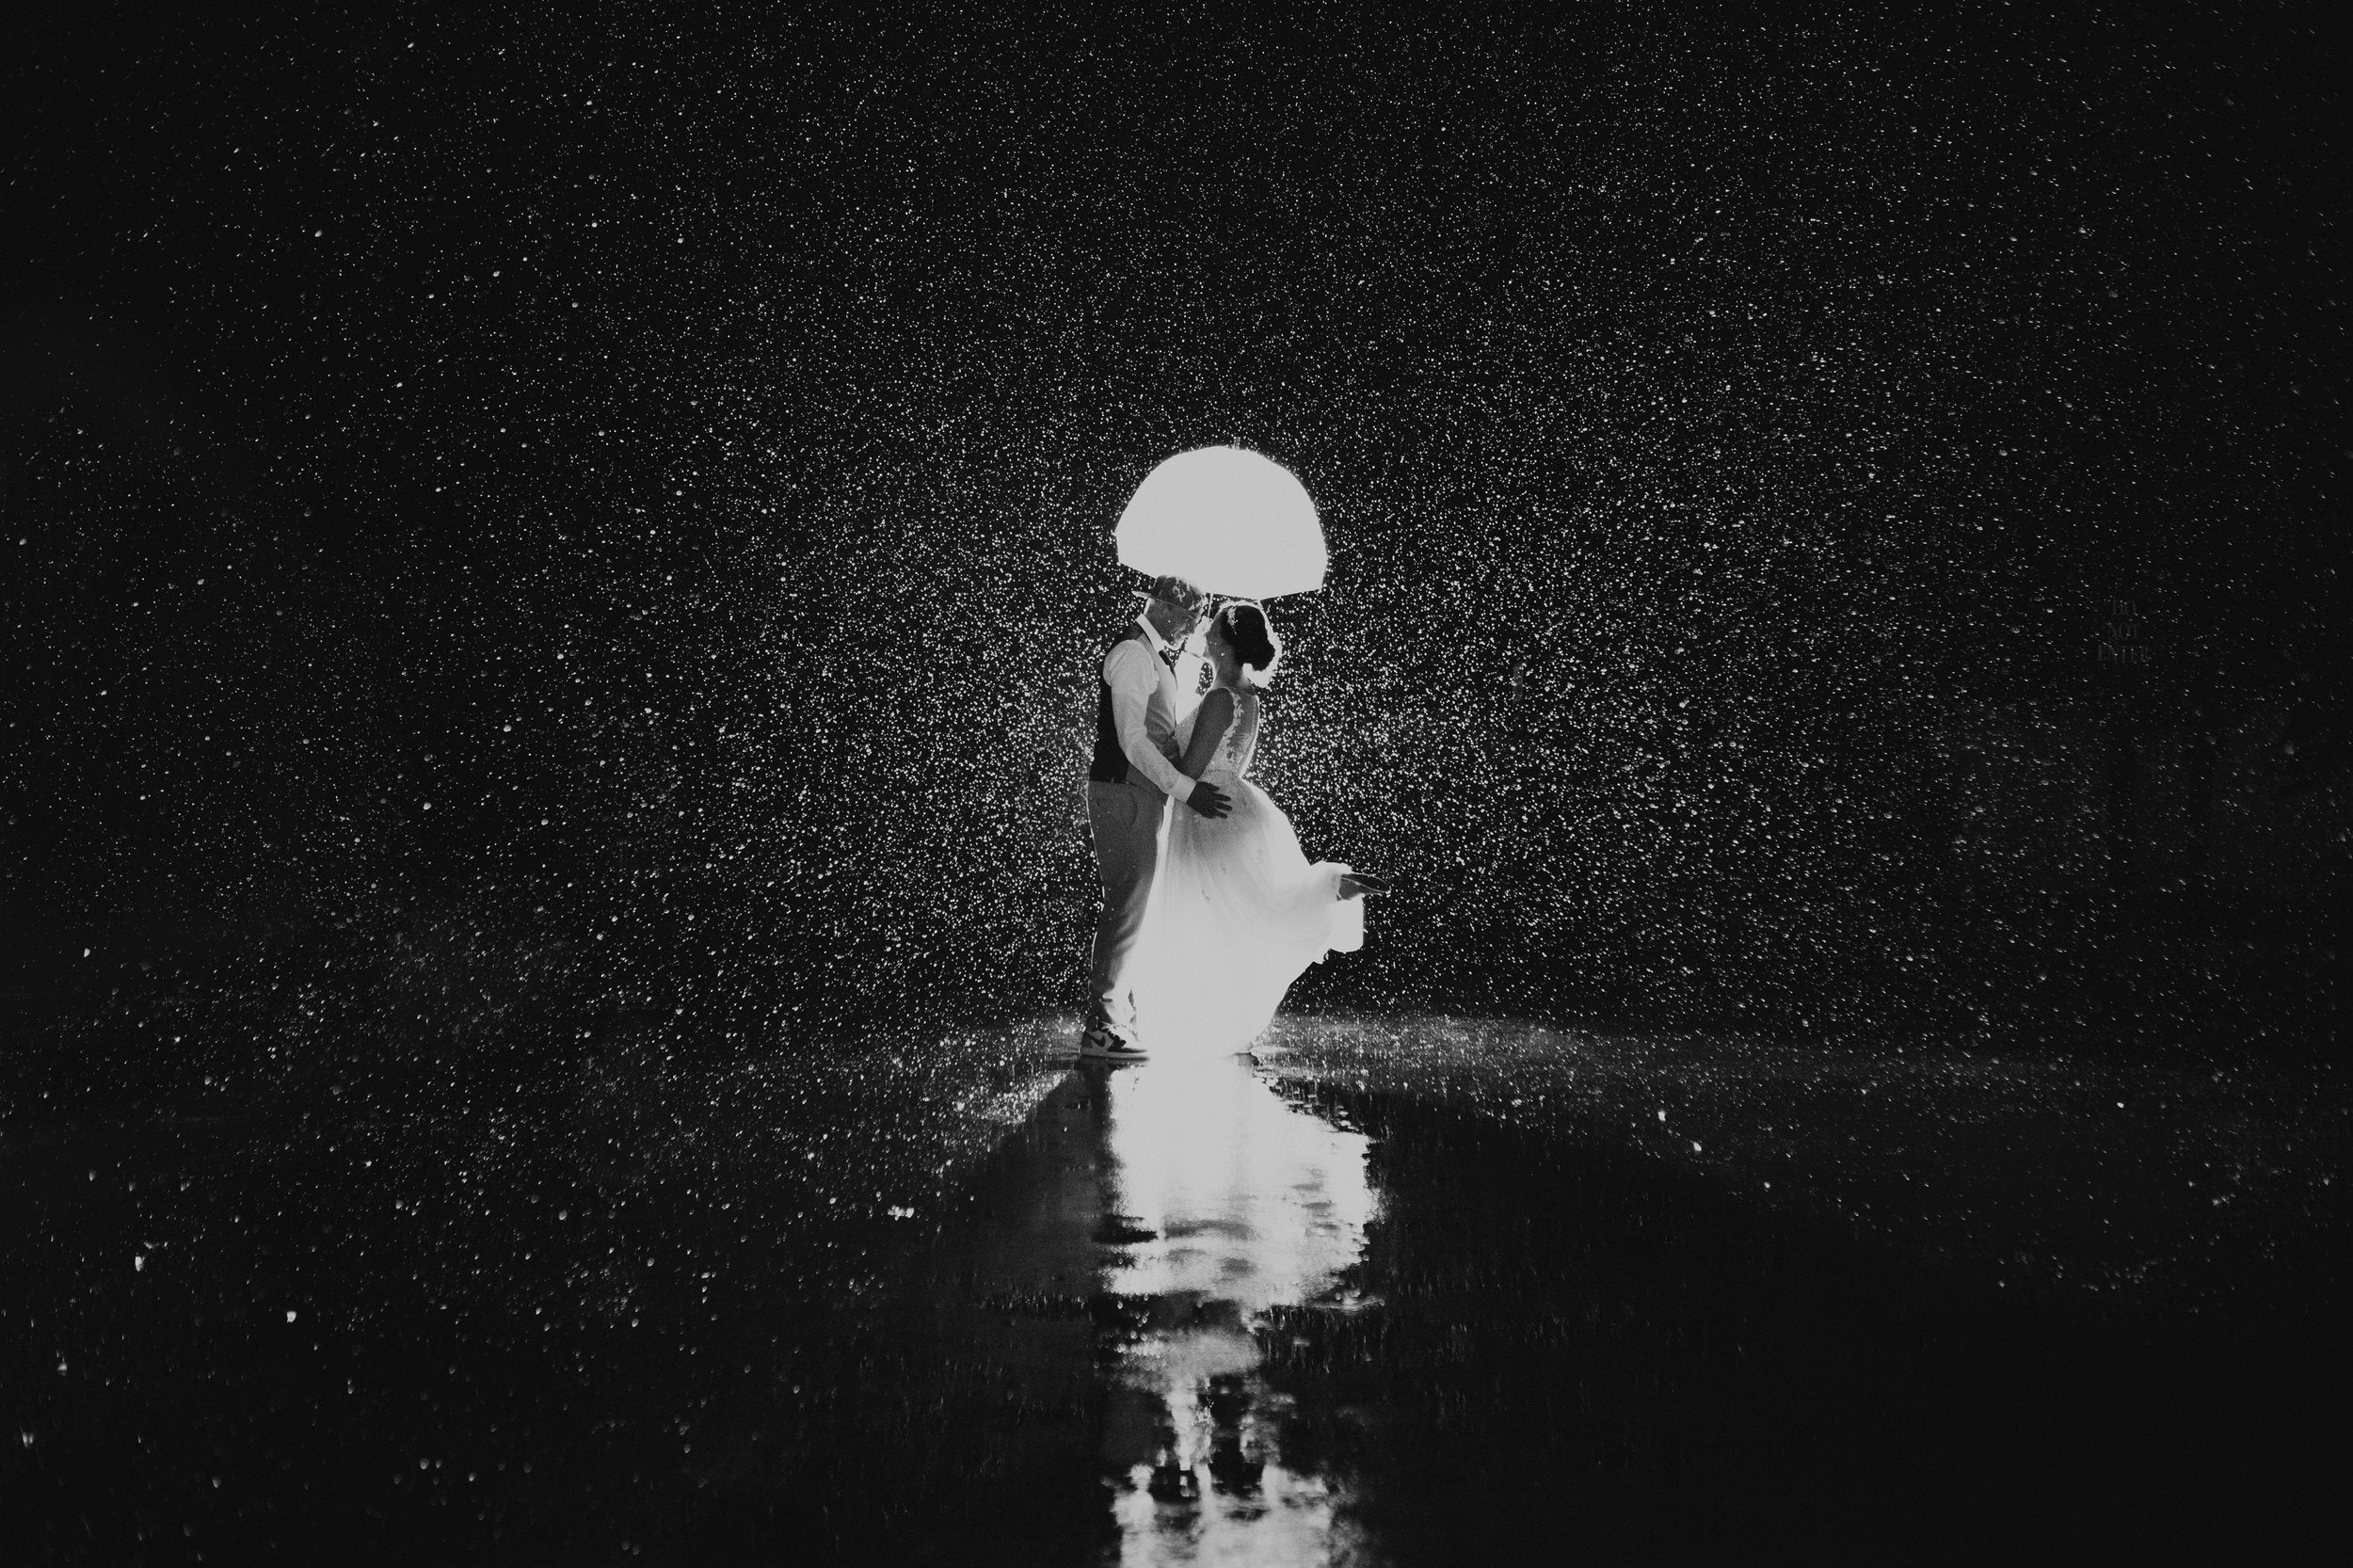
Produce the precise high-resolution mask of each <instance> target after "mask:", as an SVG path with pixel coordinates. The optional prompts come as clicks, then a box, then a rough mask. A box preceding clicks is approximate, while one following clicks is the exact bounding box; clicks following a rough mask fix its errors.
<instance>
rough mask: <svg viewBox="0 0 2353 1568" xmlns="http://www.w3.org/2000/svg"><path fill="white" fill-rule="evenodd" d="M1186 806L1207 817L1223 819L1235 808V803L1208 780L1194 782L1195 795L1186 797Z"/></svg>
mask: <svg viewBox="0 0 2353 1568" xmlns="http://www.w3.org/2000/svg"><path fill="white" fill-rule="evenodd" d="M1185 804H1186V805H1187V806H1190V807H1192V808H1193V809H1194V810H1196V811H1198V812H1200V813H1201V814H1202V815H1203V816H1205V817H1222V816H1224V815H1225V813H1226V812H1228V811H1231V810H1232V809H1233V808H1234V803H1233V802H1232V801H1230V800H1228V799H1226V798H1225V791H1223V790H1221V789H1219V788H1218V787H1217V786H1216V785H1214V784H1212V783H1210V782H1209V780H1208V779H1206V778H1196V779H1194V780H1193V793H1191V794H1189V795H1187V796H1186V797H1185Z"/></svg>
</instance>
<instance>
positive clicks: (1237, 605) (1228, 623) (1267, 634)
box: [1217, 599, 1283, 683]
mask: <svg viewBox="0 0 2353 1568" xmlns="http://www.w3.org/2000/svg"><path fill="white" fill-rule="evenodd" d="M1217 618H1218V619H1219V621H1221V622H1222V623H1223V624H1224V625H1225V640H1226V642H1227V643H1228V644H1230V645H1231V646H1232V647H1233V649H1234V652H1235V653H1236V654H1238V655H1240V656H1241V662H1242V667H1243V668H1245V669H1249V670H1252V671H1255V672H1256V673H1257V678H1258V680H1259V681H1260V682H1261V683H1263V682H1264V681H1265V680H1266V678H1267V677H1268V676H1270V675H1273V673H1274V664H1275V662H1276V661H1277V660H1279V659H1281V658H1282V657H1283V639H1282V638H1280V637H1278V636H1276V635H1275V634H1274V623H1273V621H1271V620H1269V619H1267V615H1266V607H1265V606H1264V605H1262V604H1258V603H1257V602H1255V601H1253V600H1247V599H1238V600H1234V601H1233V602H1232V603H1230V604H1228V605H1226V606H1225V609H1223V610H1220V611H1219V612H1218V613H1217Z"/></svg>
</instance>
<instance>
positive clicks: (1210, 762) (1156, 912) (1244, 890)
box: [1135, 600, 1378, 1054]
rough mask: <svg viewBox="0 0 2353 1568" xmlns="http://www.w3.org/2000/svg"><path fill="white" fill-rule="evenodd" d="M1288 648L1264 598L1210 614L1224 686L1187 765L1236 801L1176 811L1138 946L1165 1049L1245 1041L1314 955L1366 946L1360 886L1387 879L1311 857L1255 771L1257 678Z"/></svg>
mask: <svg viewBox="0 0 2353 1568" xmlns="http://www.w3.org/2000/svg"><path fill="white" fill-rule="evenodd" d="M1282 648H1283V645H1282V643H1281V641H1280V640H1279V639H1278V638H1277V637H1276V636H1275V634H1274V628H1273V625H1272V624H1270V623H1269V621H1268V619H1267V614H1266V611H1265V609H1264V608H1263V607H1261V606H1260V605H1257V604H1255V603H1252V602H1250V601H1249V600H1237V601H1235V602H1232V603H1229V604H1227V605H1226V606H1225V608H1224V609H1223V610H1221V611H1219V612H1218V614H1217V616H1216V617H1215V618H1214V619H1213V620H1211V622H1210V623H1209V633H1208V637H1207V639H1206V642H1205V647H1204V651H1205V652H1206V653H1207V654H1208V656H1209V666H1210V669H1211V671H1212V673H1213V676H1214V679H1215V681H1216V684H1215V685H1214V686H1213V687H1212V688H1211V689H1210V690H1209V694H1208V695H1207V696H1203V697H1202V699H1201V703H1200V706H1199V707H1198V708H1196V709H1194V711H1193V716H1192V719H1191V721H1190V726H1191V728H1190V732H1189V733H1188V732H1185V731H1184V730H1183V728H1181V727H1180V731H1179V734H1178V740H1179V742H1180V744H1183V746H1184V748H1185V752H1184V760H1182V761H1181V762H1180V763H1179V764H1178V766H1179V767H1180V768H1181V769H1182V770H1183V772H1184V773H1185V774H1186V775H1187V776H1191V777H1195V778H1206V779H1208V780H1209V782H1212V783H1214V784H1215V785H1217V787H1218V788H1219V789H1221V790H1223V791H1225V793H1226V795H1227V796H1228V797H1229V798H1230V799H1231V800H1232V801H1233V809H1232V811H1231V812H1230V813H1229V814H1227V815H1225V816H1223V817H1215V818H1212V817H1205V816H1202V815H1200V814H1199V813H1198V812H1194V811H1176V812H1172V813H1170V816H1169V824H1168V840H1167V847H1166V848H1165V850H1164V851H1163V852H1162V854H1161V856H1160V869H1159V872H1157V874H1156V875H1155V876H1154V878H1153V885H1152V893H1151V904H1150V907H1149V909H1148V910H1147V911H1146V913H1145V915H1144V932H1143V936H1142V937H1141V938H1140V941H1139V944H1138V948H1139V951H1138V952H1137V955H1136V970H1137V973H1136V983H1135V997H1136V1014H1137V1022H1138V1024H1139V1026H1140V1030H1141V1032H1142V1033H1143V1034H1144V1038H1145V1040H1146V1041H1147V1042H1148V1043H1150V1044H1151V1045H1153V1046H1155V1047H1159V1048H1176V1049H1181V1050H1183V1051H1185V1052H1187V1053H1188V1054H1193V1053H1230V1052H1233V1051H1238V1050H1241V1048H1243V1047H1245V1046H1247V1045H1248V1044H1249V1043H1250V1042H1251V1041H1252V1040H1253V1039H1255V1038H1256V1037H1257V1033H1258V1032H1259V1031H1260V1030H1262V1029H1264V1028H1265V1027H1266V1025H1267V1022H1268V1020H1269V1019H1271V1018H1273V1016H1274V1010H1275V1008H1276V1007H1277V1006H1279V1005H1281V1003H1282V1000H1283V994H1284V993H1285V992H1286V991H1289V989H1290V985H1291V982H1292V981H1294V980H1297V979H1298V978H1299V976H1300V975H1301V974H1302V973H1303V972H1304V971H1305V969H1306V968H1307V966H1308V965H1310V964H1313V963H1316V962H1318V961H1320V960H1321V958H1322V957H1323V955H1324V954H1325V953H1326V952H1355V951H1356V950H1357V949H1358V948H1360V947H1362V946H1363V945H1364V941H1365V904H1364V897H1363V895H1364V894H1365V893H1366V892H1368V891H1374V890H1378V888H1377V885H1376V884H1375V883H1374V882H1373V881H1372V879H1371V878H1369V877H1366V876H1361V875H1359V874H1357V873H1356V872H1353V871H1352V870H1351V869H1350V868H1349V867H1347V866H1344V865H1338V864H1335V863H1334V862H1332V861H1328V860H1321V861H1317V862H1315V863H1314V864H1312V865H1311V864H1309V863H1308V860H1307V856H1305V853H1303V852H1302V851H1301V849H1300V847H1299V835H1298V834H1297V833H1295V832H1294V831H1293V830H1292V828H1291V824H1290V819H1289V817H1287V816H1285V815H1284V814H1283V808H1281V807H1279V806H1277V805H1275V804H1274V802H1273V800H1272V799H1270V798H1269V797H1268V795H1267V792H1265V791H1264V790H1261V789H1259V788H1258V787H1257V785H1256V784H1254V783H1252V782H1251V781H1250V779H1249V778H1248V776H1247V775H1248V774H1249V771H1250V760H1251V758H1252V756H1253V754H1255V753H1256V752H1257V746H1258V729H1259V725H1260V722H1261V711H1260V704H1259V698H1258V692H1259V688H1261V687H1262V686H1264V685H1265V684H1266V682H1267V680H1268V678H1269V677H1270V676H1272V675H1273V672H1274V666H1275V664H1276V662H1277V661H1278V660H1279V659H1281V657H1282Z"/></svg>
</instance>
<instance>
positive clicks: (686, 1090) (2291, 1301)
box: [0, 1017, 2353, 1563]
mask: <svg viewBox="0 0 2353 1568" xmlns="http://www.w3.org/2000/svg"><path fill="white" fill-rule="evenodd" d="M680 1027H681V1026H679V1025H677V1024H676V1023H674V1022H661V1021H648V1020H639V1021H637V1022H635V1023H633V1024H631V1025H628V1026H626V1027H616V1028H612V1029H608V1030H605V1031H603V1032H600V1033H598V1034H597V1035H596V1037H594V1038H587V1039H584V1040H582V1041H579V1042H577V1043H576V1044H575V1046H574V1048H572V1049H571V1050H570V1051H569V1052H568V1054H567V1055H566V1057H565V1061H564V1065H563V1066H562V1068H561V1070H559V1071H556V1072H553V1073H552V1074H551V1075H549V1076H548V1077H547V1078H546V1079H544V1080H541V1081H539V1083H538V1086H537V1087H535V1088H530V1089H527V1090H516V1091H514V1092H511V1093H508V1094H505V1095H503V1096H486V1095H482V1094H479V1093H473V1094H458V1093H456V1092H454V1091H453V1092H451V1093H449V1094H446V1095H444V1096H440V1097H438V1098H437V1097H436V1096H434V1095H433V1094H431V1093H429V1092H427V1090H426V1089H425V1088H424V1087H422V1086H414V1085H412V1086H410V1088H409V1089H408V1091H407V1092H405V1093H403V1094H402V1095H400V1096H395V1097H392V1098H390V1099H388V1098H387V1097H386V1096H383V1095H382V1094H381V1093H380V1092H379V1090H378V1089H370V1088H367V1087H366V1086H362V1085H359V1084H352V1085H342V1084H336V1083H321V1084H319V1085H316V1086H315V1088H314V1089H312V1090H308V1091H306V1092H305V1093H304V1094H303V1095H299V1096H280V1097H278V1098H274V1099H272V1100H270V1101H268V1102H267V1103H253V1102H241V1101H234V1100H229V1099H219V1100H216V1101H208V1100H205V1099H203V1098H201V1097H198V1098H192V1099H188V1100H185V1101H184V1102H181V1103H176V1104H174V1105H172V1106H169V1107H167V1108H164V1109H162V1110H157V1109H155V1108H152V1107H151V1108H148V1109H146V1110H143V1111H141V1112H136V1113H133V1112H128V1111H123V1112H118V1113H113V1114H90V1115H88V1116H82V1117H79V1118H78V1119H75V1120H72V1121H71V1122H69V1121H66V1120H62V1119H58V1118H56V1117H55V1116H53V1115H43V1114H40V1113H39V1112H38V1109H37V1108H36V1107H34V1106H30V1105H26V1104H23V1103H19V1104H17V1105H15V1106H13V1107H12V1108H11V1111H12V1113H11V1115H10V1116H9V1117H8V1122H7V1124H6V1142H5V1144H0V1170H4V1171H5V1192H6V1194H7V1201H8V1216H7V1224H8V1233H9V1235H10V1238H11V1244H10V1246H9V1248H8V1255H7V1257H6V1260H5V1262H4V1263H0V1313H4V1314H5V1316H0V1347H5V1351H4V1354H5V1360H4V1361H0V1417H4V1418H5V1423H6V1424H5V1426H0V1432H6V1433H7V1435H8V1444H7V1447H6V1449H5V1457H4V1458H0V1540H5V1542H6V1543H7V1544H8V1552H7V1553H6V1556H7V1560H10V1561H15V1560H25V1561H51V1560H55V1561H93V1562H110V1561H158V1562H160V1561H188V1560H204V1561H211V1562H250V1561H304V1562H307V1561H320V1560H337V1561H360V1562H366V1561H383V1562H417V1561H457V1562H462V1561H499V1562H505V1561H551V1562H557V1561H560V1562H632V1561H661V1562H683V1563H726V1562H822V1561H892V1560H898V1561H928V1562H1023V1563H1052V1562H1115V1561H1131V1562H1177V1561H1199V1562H1273V1563H1288V1562H1322V1561H1335V1562H1365V1563H1381V1562H1396V1563H1420V1562H1431V1561H1438V1560H1446V1561H1456V1560H1462V1561H1547V1562H1548V1561H1580V1560H1591V1561H1601V1562H1651V1561H1759V1560H1774V1561H1801V1560H1802V1561H1822V1560H1865V1559H1869V1560H1964V1559H1968V1560H1978V1559H1984V1558H1988V1557H2000V1558H2004V1559H2011V1560H2018V1559H2024V1560H2071V1561H2075V1560H2141V1559H2146V1558H2150V1557H2164V1558H2175V1559H2182V1558H2188V1559H2196V1560H2209V1561H2222V1560H2322V1559H2323V1558H2329V1559H2331V1560H2333V1558H2334V1556H2335V1555H2336V1554H2335V1551H2334V1549H2333V1548H2338V1547H2342V1546H2343V1544H2345V1543H2344V1540H2343V1537H2344V1534H2345V1530H2344V1528H2343V1527H2342V1526H2341V1524H2340V1522H2339V1520H2338V1518H2337V1517H2336V1514H2337V1510H2336V1508H2335V1506H2334V1491H2335V1488H2336V1486H2337V1483H2338V1481H2339V1480H2340V1478H2341V1477H2342V1475H2343V1473H2344V1468H2345V1459H2346V1457H2347V1451H2346V1445H2345V1441H2344V1439H2343V1437H2342V1432H2341V1429H2342V1425H2343V1423H2342V1419H2341V1415H2342V1412H2343V1410H2344V1409H2345V1394H2346V1392H2347V1388H2346V1381H2347V1380H2346V1378H2345V1352H2344V1350H2343V1348H2342V1344H2341V1339H2342V1334H2341V1328H2340V1322H2341V1319H2342V1313H2343V1308H2344V1306H2345V1267H2344V1257H2345V1246H2344V1243H2345V1238H2346V1235H2347V1231H2348V1225H2347V1223H2346V1222H2347V1215H2346V1211H2345V1185H2344V1181H2343V1175H2344V1171H2345V1153H2346V1149H2347V1147H2348V1137H2347V1134H2348V1127H2349V1126H2353V1121H2349V1119H2348V1109H2349V1106H2353V1101H2349V1100H2348V1096H2345V1094H2344V1093H2343V1091H2342V1090H2341V1089H2340V1088H2339V1087H2338V1086H2337V1085H2336V1084H2335V1082H2334V1080H2333V1079H2331V1078H2329V1077H2327V1076H2325V1075H2323V1076H2313V1075H2307V1076H2306V1077H2304V1078H2296V1077H2292V1076H2287V1075H2285V1074H2283V1073H2282V1072H2281V1071H2278V1070H2267V1071H2260V1072H2259V1071H2255V1070H2252V1069H2248V1070H2239V1071H2230V1070H2225V1071H2221V1072H2217V1071H2215V1070H2213V1069H2211V1068H2208V1069H2190V1068H2182V1067H2170V1068H2164V1069H2159V1068H2149V1069H2122V1068H2120V1067H2118V1066H2116V1065H2115V1064H2112V1063H2111V1064H2101V1063H2093V1062H2089V1061H2083V1060H2076V1059H2073V1058H2071V1057H2068V1056H2066V1055H2064V1054H2060V1053H2054V1054H2051V1055H2048V1056H2043V1057H2038V1058H2034V1059H2031V1060H2027V1059H2019V1060H2009V1059H2001V1058H1994V1057H1989V1056H1984V1055H1977V1054H1971V1053H1968V1052H1964V1051H1958V1050H1929V1049H1924V1048H1921V1047H1918V1046H1912V1047H1908V1048H1906V1049H1904V1050H1903V1051H1900V1052H1899V1051H1897V1049H1896V1048H1895V1047H1893V1046H1892V1045H1890V1046H1884V1047H1873V1046H1869V1045H1865V1044H1849V1045H1846V1046H1839V1047H1832V1046H1826V1045H1820V1044H1803V1043H1790V1042H1778V1043H1776V1042H1767V1041H1758V1040H1743V1039H1738V1038H1732V1037H1725V1036H1698V1035H1693V1036H1679V1037H1664V1036H1650V1037H1629V1036H1616V1035H1599V1034H1585V1033H1578V1032H1571V1031H1561V1030H1550V1029H1543V1028H1537V1027H1533V1026H1528V1025H1518V1024H1504V1023H1496V1022H1484V1021H1477V1020H1456V1019H1445V1018H1411V1019H1407V1018H1367V1017H1315V1018H1293V1019H1286V1020H1283V1021H1282V1022H1281V1023H1280V1024H1278V1027H1277V1029H1276V1031H1275V1032H1273V1034H1272V1035H1271V1037H1270V1038H1269V1039H1268V1041H1266V1042H1265V1043H1264V1044H1263V1046H1262V1048H1261V1049H1260V1052H1259V1055H1258V1057H1257V1059H1256V1060H1217V1061H1207V1062H1188V1061H1183V1060H1171V1059H1162V1060H1158V1061H1155V1062H1153V1063H1150V1064H1144V1065H1142V1066H1133V1067H1123V1068H1119V1069H1116V1070H1105V1069H1100V1068H1096V1067H1089V1066H1080V1065H1074V1064H1070V1063H1069V1062H1068V1061H1067V1060H1066V1053H1067V1050H1068V1047H1069V1044H1070V1040H1071V1034H1072V1032H1071V1029H1070V1026H1069V1024H1068V1021H1067V1020H1061V1019H1041V1020H1039V1021H1038V1022H1036V1023H1034V1024H1031V1025H1026V1026H1022V1027H1019V1028H1015V1029H1010V1030H1000V1031H991V1032H967V1033H957V1034H951V1035H945V1036H926V1037H924V1038H921V1039H916V1038H908V1037H894V1036H888V1035H876V1036H871V1037H866V1038H859V1039H845V1040H842V1041H840V1042H839V1043H838V1044H836V1045H835V1046H832V1047H829V1048H824V1049H821V1050H803V1051H800V1052H798V1053H796V1054H794V1055H792V1056H789V1057H786V1056H780V1055H765V1054H762V1053H760V1052H758V1051H756V1050H755V1051H753V1052H751V1053H749V1054H748V1055H747V1056H745V1057H744V1059H743V1060H742V1061H741V1062H739V1063H738V1064H736V1065H732V1066H713V1065H711V1064H709V1058H708V1056H702V1057H697V1056H696V1055H695V1054H694V1053H691V1052H685V1051H681V1050H680V1049H678V1046H679V1045H680V1041H679V1038H678V1030H679V1029H680ZM695 1062H699V1063H701V1064H699V1065H696V1064H689V1063H695Z"/></svg>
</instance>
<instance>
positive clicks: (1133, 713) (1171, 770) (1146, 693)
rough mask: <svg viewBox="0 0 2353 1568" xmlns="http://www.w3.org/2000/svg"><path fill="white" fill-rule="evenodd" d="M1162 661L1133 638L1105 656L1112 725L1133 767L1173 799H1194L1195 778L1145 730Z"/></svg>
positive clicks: (1158, 683)
mask: <svg viewBox="0 0 2353 1568" xmlns="http://www.w3.org/2000/svg"><path fill="white" fill-rule="evenodd" d="M1103 679H1104V680H1106V681H1107V682H1109V683H1110V685H1111V689H1112V728H1113V729H1114V730H1116V731H1117V732H1118V735H1119V749H1120V750H1121V751H1124V752H1126V753H1127V754H1128V767H1129V768H1130V769H1131V770H1133V771H1134V772H1136V773H1140V774H1142V775H1143V776H1144V778H1145V779H1146V780H1147V781H1148V782H1149V783H1150V784H1151V786H1152V787H1153V788H1154V789H1156V790H1158V791H1160V793H1162V794H1164V795H1167V796H1168V797H1169V798H1170V799H1172V800H1191V799H1192V798H1193V780H1192V779H1190V778H1188V777H1186V776H1184V775H1183V774H1181V773H1179V772H1177V764H1176V763H1174V762H1172V761H1170V760H1168V759H1167V757H1165V756H1163V755H1162V754H1161V752H1160V747H1158V746H1156V745H1154V744H1152V740H1151V737H1150V736H1149V735H1147V734H1146V733H1145V732H1144V708H1145V706H1146V705H1148V704H1149V703H1150V702H1151V700H1152V694H1153V692H1154V691H1155V690H1157V689H1158V688H1159V686H1160V660H1159V659H1157V658H1155V657H1153V654H1152V651H1151V649H1149V648H1145V647H1144V645H1143V644H1142V643H1140V642H1136V641H1134V640H1132V639H1130V640H1129V641H1127V642H1123V643H1120V644H1119V645H1118V646H1116V647H1114V648H1112V650H1111V652H1109V653H1107V654H1105V655H1104V656H1103Z"/></svg>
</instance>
